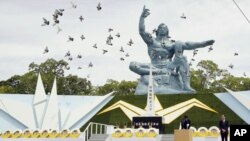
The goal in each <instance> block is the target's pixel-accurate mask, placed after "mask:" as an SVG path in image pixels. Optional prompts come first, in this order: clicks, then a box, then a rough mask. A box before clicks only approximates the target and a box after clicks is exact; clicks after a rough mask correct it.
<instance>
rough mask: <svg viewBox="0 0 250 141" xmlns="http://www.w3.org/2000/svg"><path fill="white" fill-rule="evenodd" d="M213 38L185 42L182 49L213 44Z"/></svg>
mask: <svg viewBox="0 0 250 141" xmlns="http://www.w3.org/2000/svg"><path fill="white" fill-rule="evenodd" d="M214 42H215V41H214V40H207V41H204V42H185V43H184V46H183V49H184V50H193V49H196V48H203V47H206V46H209V45H213V44H214Z"/></svg>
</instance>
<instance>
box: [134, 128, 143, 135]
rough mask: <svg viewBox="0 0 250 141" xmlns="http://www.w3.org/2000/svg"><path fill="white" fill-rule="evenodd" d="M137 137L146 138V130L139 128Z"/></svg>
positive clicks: (136, 133)
mask: <svg viewBox="0 0 250 141" xmlns="http://www.w3.org/2000/svg"><path fill="white" fill-rule="evenodd" d="M135 136H136V137H144V136H145V129H143V128H138V129H137V130H136V132H135Z"/></svg>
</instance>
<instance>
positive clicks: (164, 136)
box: [161, 134, 174, 141]
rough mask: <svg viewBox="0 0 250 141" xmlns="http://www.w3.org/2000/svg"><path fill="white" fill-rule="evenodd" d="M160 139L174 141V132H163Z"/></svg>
mask: <svg viewBox="0 0 250 141" xmlns="http://www.w3.org/2000/svg"><path fill="white" fill-rule="evenodd" d="M161 141H174V134H163V135H162V138H161Z"/></svg>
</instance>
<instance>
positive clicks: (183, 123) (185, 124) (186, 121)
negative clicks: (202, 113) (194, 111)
mask: <svg viewBox="0 0 250 141" xmlns="http://www.w3.org/2000/svg"><path fill="white" fill-rule="evenodd" d="M190 127H191V121H190V119H188V116H187V115H185V116H184V118H183V119H182V120H181V129H189V128H190Z"/></svg>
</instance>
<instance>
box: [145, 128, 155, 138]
mask: <svg viewBox="0 0 250 141" xmlns="http://www.w3.org/2000/svg"><path fill="white" fill-rule="evenodd" d="M147 136H148V137H151V138H153V137H155V136H157V131H156V129H155V128H149V129H148V132H147Z"/></svg>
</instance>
